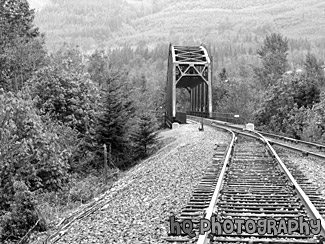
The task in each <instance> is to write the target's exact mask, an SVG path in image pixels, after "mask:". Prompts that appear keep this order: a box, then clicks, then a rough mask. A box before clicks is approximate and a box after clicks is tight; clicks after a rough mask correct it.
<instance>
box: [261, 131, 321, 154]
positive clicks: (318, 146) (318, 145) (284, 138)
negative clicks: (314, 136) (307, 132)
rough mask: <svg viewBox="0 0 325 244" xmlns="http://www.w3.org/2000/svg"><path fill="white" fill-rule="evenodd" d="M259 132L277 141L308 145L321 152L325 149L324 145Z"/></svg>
mask: <svg viewBox="0 0 325 244" xmlns="http://www.w3.org/2000/svg"><path fill="white" fill-rule="evenodd" d="M257 132H259V133H260V134H262V135H264V136H268V137H272V138H276V139H281V140H285V141H290V142H292V143H296V144H303V145H306V146H311V147H316V148H317V149H320V150H322V149H325V145H322V144H319V143H314V142H309V141H303V140H297V139H293V138H290V137H286V136H281V135H276V134H272V133H269V132H264V131H259V130H257Z"/></svg>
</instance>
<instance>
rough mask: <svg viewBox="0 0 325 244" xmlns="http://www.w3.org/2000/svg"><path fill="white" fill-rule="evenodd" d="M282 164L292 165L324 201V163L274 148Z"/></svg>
mask: <svg viewBox="0 0 325 244" xmlns="http://www.w3.org/2000/svg"><path fill="white" fill-rule="evenodd" d="M275 149H276V151H277V152H279V153H280V154H281V155H280V157H281V158H283V159H284V163H286V162H290V163H293V164H294V165H295V166H296V167H297V168H298V169H299V170H300V171H301V172H302V173H303V174H304V175H305V176H306V178H308V179H309V180H310V182H312V183H313V184H314V185H315V186H316V187H317V188H318V191H319V192H320V193H321V194H322V195H323V196H324V199H325V162H324V161H322V160H319V159H315V158H312V157H306V156H302V155H300V154H297V153H293V152H289V151H286V150H284V149H282V148H281V149H280V148H278V147H275Z"/></svg>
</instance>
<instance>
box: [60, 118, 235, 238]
mask: <svg viewBox="0 0 325 244" xmlns="http://www.w3.org/2000/svg"><path fill="white" fill-rule="evenodd" d="M198 127H199V126H198V125H197V124H187V125H181V126H180V128H178V129H175V130H165V131H162V132H161V133H160V137H161V138H162V140H164V141H169V144H167V145H165V146H164V147H163V148H162V149H160V150H159V151H158V152H157V153H155V154H154V155H153V156H152V157H150V158H148V159H147V160H145V161H143V162H142V163H140V164H139V165H137V166H135V167H134V168H133V169H131V170H129V171H128V172H126V173H125V174H124V176H123V177H122V178H121V179H120V180H119V181H117V182H116V183H115V184H114V186H113V188H112V189H111V190H110V192H109V193H108V196H107V197H106V198H105V201H106V200H107V204H106V205H105V206H104V207H103V208H101V209H100V210H99V211H96V212H95V213H93V214H91V215H90V216H88V217H86V218H84V219H82V220H80V221H79V222H75V223H73V224H72V225H71V228H69V229H68V231H67V232H66V233H65V234H64V235H63V236H62V237H61V239H60V240H59V241H58V242H56V243H165V241H164V240H163V239H162V237H165V236H167V233H168V231H169V223H168V220H169V218H170V217H171V216H172V215H176V214H178V213H179V212H180V211H181V209H182V208H183V207H184V206H185V205H186V203H187V201H188V200H189V198H190V197H191V193H192V191H193V189H194V188H195V186H196V185H197V184H198V183H199V182H200V179H201V178H202V176H203V173H204V170H205V168H206V167H207V166H208V165H209V164H210V163H211V162H212V157H213V152H214V149H215V148H216V144H224V143H228V142H229V140H230V136H229V135H228V134H227V133H224V132H221V131H216V130H215V129H213V128H211V127H208V126H205V128H204V129H205V130H204V132H200V131H199V130H198ZM171 138H172V139H171ZM112 192H115V193H116V194H114V195H112V194H111V193H112Z"/></svg>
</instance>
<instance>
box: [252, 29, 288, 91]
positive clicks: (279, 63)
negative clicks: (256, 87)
mask: <svg viewBox="0 0 325 244" xmlns="http://www.w3.org/2000/svg"><path fill="white" fill-rule="evenodd" d="M288 50H289V48H288V40H287V38H285V37H283V36H282V35H281V34H275V33H273V34H271V35H269V36H266V38H265V40H264V45H263V46H262V47H261V49H259V50H258V51H257V54H258V55H259V58H260V59H261V61H262V67H256V68H255V70H254V71H255V75H256V77H257V79H258V81H259V82H260V84H261V86H262V88H264V89H266V88H268V87H269V86H270V85H272V84H274V83H275V81H276V80H278V79H279V78H281V76H282V75H283V74H284V72H285V71H286V70H287V68H288V61H287V52H288Z"/></svg>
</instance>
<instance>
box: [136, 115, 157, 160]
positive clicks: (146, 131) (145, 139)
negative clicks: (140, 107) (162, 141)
mask: <svg viewBox="0 0 325 244" xmlns="http://www.w3.org/2000/svg"><path fill="white" fill-rule="evenodd" d="M157 128H158V126H157V120H156V118H155V116H154V115H153V114H152V113H150V112H148V111H143V112H141V113H140V115H139V117H138V118H137V124H136V125H135V126H134V127H133V129H134V131H133V132H132V134H131V139H132V141H133V143H134V152H135V155H136V158H144V157H146V156H148V147H149V146H150V145H154V144H155V143H156V142H157V133H156V130H157Z"/></svg>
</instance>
